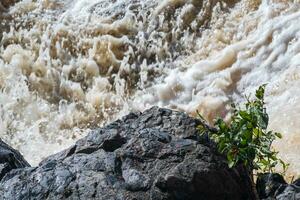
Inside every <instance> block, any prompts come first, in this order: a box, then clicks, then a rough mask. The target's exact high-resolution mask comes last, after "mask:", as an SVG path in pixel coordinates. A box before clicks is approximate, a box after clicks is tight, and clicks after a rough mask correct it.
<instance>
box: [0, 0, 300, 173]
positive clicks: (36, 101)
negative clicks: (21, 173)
mask: <svg viewBox="0 0 300 200" xmlns="http://www.w3.org/2000/svg"><path fill="white" fill-rule="evenodd" d="M0 2H1V4H0V22H1V23H0V138H2V139H3V140H5V141H6V142H8V143H9V144H10V145H12V146H13V147H15V148H17V149H19V150H20V151H21V152H22V153H23V154H24V156H25V158H26V159H27V160H29V161H30V162H31V164H33V165H36V164H37V163H38V162H39V161H40V160H41V159H42V158H45V157H46V156H48V155H50V154H53V153H56V152H58V151H60V150H62V149H64V148H66V147H68V146H70V145H71V144H73V143H74V142H75V141H76V140H77V139H78V138H80V137H83V136H85V135H86V134H87V132H88V131H89V130H91V129H93V128H95V127H99V126H101V125H103V124H105V123H108V122H110V121H112V120H115V119H117V118H119V117H121V116H123V115H125V114H126V113H128V112H130V111H137V110H140V111H142V110H144V109H146V108H149V107H151V106H153V105H158V106H162V107H167V108H173V109H177V110H181V111H185V112H187V113H189V114H191V115H195V111H196V110H199V111H200V112H201V113H202V114H203V116H205V118H206V119H207V120H209V121H212V119H213V118H215V117H216V116H222V117H225V118H229V116H230V113H229V110H230V106H229V105H230V104H231V102H236V103H240V102H243V101H244V100H245V99H244V95H246V94H251V93H252V94H253V92H254V91H255V89H257V87H258V86H259V85H261V84H264V83H268V85H267V90H266V102H267V112H268V113H269V114H270V128H271V129H274V130H276V131H279V132H282V133H283V139H282V140H280V141H276V143H275V145H274V147H275V148H277V149H278V150H279V151H280V156H281V157H282V158H283V159H284V160H285V161H287V162H289V163H291V166H290V168H289V172H290V173H291V174H298V175H299V174H300V121H299V120H300V21H299V20H300V1H296V0H294V1H292V0H240V1H238V0H22V1H18V2H14V0H1V1H0Z"/></svg>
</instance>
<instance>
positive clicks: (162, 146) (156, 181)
mask: <svg viewBox="0 0 300 200" xmlns="http://www.w3.org/2000/svg"><path fill="white" fill-rule="evenodd" d="M199 123H200V122H199V121H198V120H196V119H193V118H191V117H189V116H187V115H186V114H184V113H181V112H175V111H171V110H168V109H160V108H157V107H153V108H151V109H149V110H147V111H145V112H144V113H131V114H129V115H127V116H125V117H124V118H122V119H121V120H117V121H115V122H113V123H111V124H109V125H107V126H105V127H103V128H99V129H96V130H94V131H91V132H90V133H89V134H88V136H86V137H85V138H83V139H81V140H79V141H77V142H76V144H75V145H74V146H72V147H70V148H69V149H66V150H64V151H62V152H60V153H58V154H55V155H53V156H50V157H48V158H47V159H45V160H44V161H42V162H41V163H40V164H39V166H38V167H35V168H32V167H26V168H22V169H16V170H12V171H11V172H9V173H8V174H6V175H5V176H4V178H3V179H2V180H1V182H0V199H7V200H10V199H14V200H21V199H22V200H26V199H72V200H73V199H105V200H125V199H128V200H129V199H130V200H132V199H136V200H147V199H149V200H150V199H152V200H163V199H164V200H167V199H170V200H173V199H174V200H176V199H177V200H181V199H182V200H189V199H191V200H194V199H195V200H196V199H205V200H210V199H212V200H214V199H216V200H219V199H230V200H235V199H243V200H244V199H253V198H252V191H251V189H249V188H251V187H249V183H250V180H249V179H248V176H247V175H245V172H244V171H245V170H243V168H242V167H239V168H234V169H229V168H228V166H227V163H226V160H225V159H224V157H223V156H221V155H219V154H218V153H217V151H216V149H215V145H214V144H213V143H212V142H211V141H210V140H209V139H208V137H207V136H200V135H199V133H198V131H197V129H196V127H197V125H198V124H199Z"/></svg>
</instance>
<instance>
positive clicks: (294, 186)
mask: <svg viewBox="0 0 300 200" xmlns="http://www.w3.org/2000/svg"><path fill="white" fill-rule="evenodd" d="M256 188H257V192H258V194H259V197H260V199H265V200H299V199H300V179H297V180H296V181H294V182H293V183H291V184H288V183H286V181H285V180H284V178H283V177H282V176H281V175H279V174H276V173H274V174H272V173H266V174H260V175H259V176H258V179H257V184H256Z"/></svg>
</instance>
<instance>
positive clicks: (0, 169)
mask: <svg viewBox="0 0 300 200" xmlns="http://www.w3.org/2000/svg"><path fill="white" fill-rule="evenodd" d="M29 166H30V165H29V164H28V163H27V162H26V161H25V159H24V158H23V156H22V155H21V154H20V153H19V152H18V151H16V150H14V149H13V148H11V147H10V146H8V145H7V144H6V143H5V142H3V141H2V140H1V139H0V180H1V179H2V178H3V177H4V175H6V174H7V173H8V172H10V171H11V170H12V169H17V168H24V167H29Z"/></svg>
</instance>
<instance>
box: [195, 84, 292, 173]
mask: <svg viewBox="0 0 300 200" xmlns="http://www.w3.org/2000/svg"><path fill="white" fill-rule="evenodd" d="M264 93H265V85H263V86H260V87H259V88H258V90H257V91H256V94H255V99H254V100H252V101H250V100H249V97H246V99H247V102H246V104H245V106H244V108H237V106H236V105H235V104H232V108H233V116H232V118H231V122H230V123H228V124H227V123H226V122H225V121H224V120H223V119H221V118H219V119H217V120H216V121H215V128H208V127H207V125H205V124H206V122H205V121H204V118H203V117H202V116H201V115H200V114H199V113H198V114H199V116H200V118H201V119H202V122H203V123H202V124H201V125H200V126H199V130H200V132H201V133H208V134H209V135H210V137H211V138H212V139H213V140H214V141H215V142H216V144H217V147H218V150H219V152H220V153H222V154H224V155H226V157H227V161H228V165H229V167H230V168H231V167H234V166H236V165H237V164H243V165H244V166H245V167H247V169H248V170H249V172H251V173H252V170H258V171H262V172H273V170H274V167H275V166H276V165H277V164H281V165H282V167H283V170H284V171H285V170H286V168H287V164H285V163H284V162H283V161H282V160H281V159H279V158H278V152H277V151H275V150H274V149H273V148H272V143H273V141H274V140H275V139H276V138H282V136H281V134H280V133H277V132H273V131H268V130H267V127H268V123H269V117H268V114H267V112H266V108H265V106H264V105H265V102H264Z"/></svg>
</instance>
